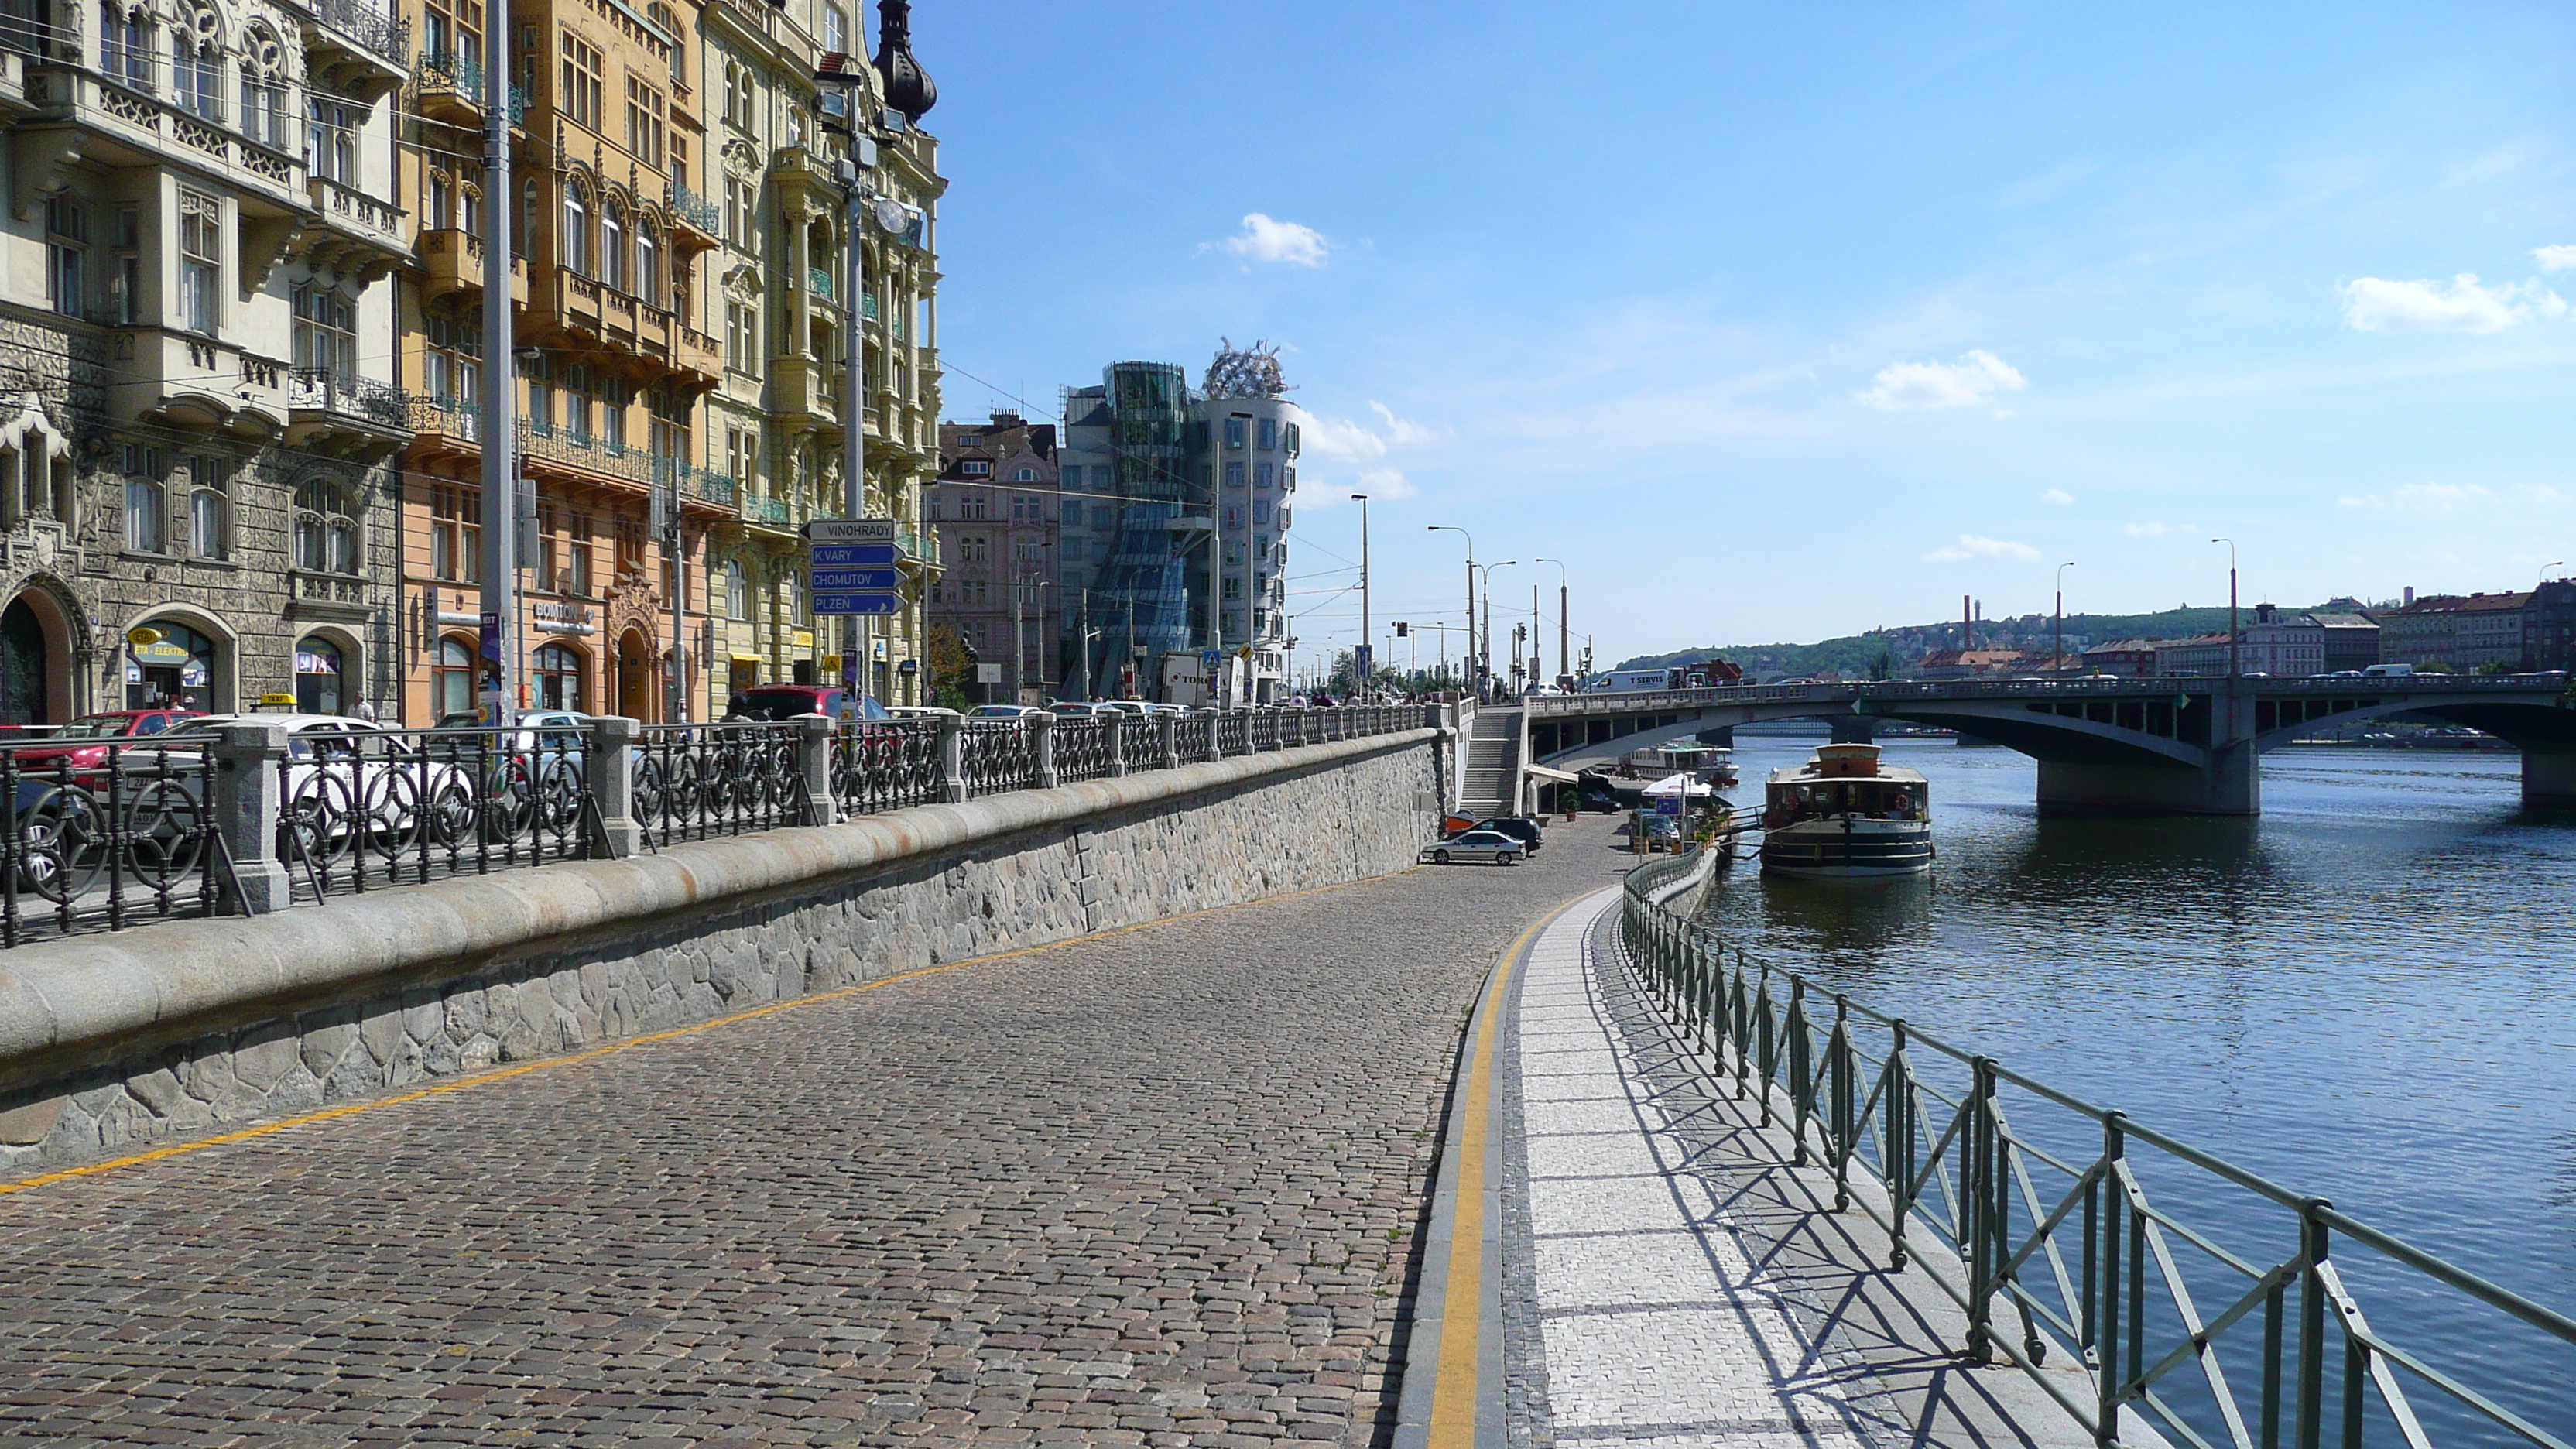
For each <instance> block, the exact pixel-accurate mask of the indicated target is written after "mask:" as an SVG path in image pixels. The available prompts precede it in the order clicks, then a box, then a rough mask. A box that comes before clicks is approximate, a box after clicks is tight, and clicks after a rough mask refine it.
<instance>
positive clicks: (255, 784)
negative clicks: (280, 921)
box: [207, 720, 294, 916]
mask: <svg viewBox="0 0 2576 1449" xmlns="http://www.w3.org/2000/svg"><path fill="white" fill-rule="evenodd" d="M286 739H287V730H286V726H285V725H284V724H283V723H282V722H276V721H270V720H258V721H255V722H252V723H248V724H228V725H224V726H222V727H221V728H219V729H218V730H216V732H215V743H214V747H213V748H212V749H211V750H209V751H207V753H208V755H209V756H210V757H211V758H212V759H213V761H214V781H213V784H212V785H211V786H210V787H209V793H211V794H212V795H213V796H214V801H213V805H214V816H215V833H216V834H217V835H218V836H220V837H221V838H222V840H223V844H224V851H225V853H226V854H227V855H229V856H230V857H231V864H232V877H231V879H230V880H229V881H227V882H226V883H225V885H224V890H223V900H224V907H223V908H224V909H225V910H226V911H228V912H229V911H239V912H240V913H241V914H243V915H246V916H259V915H266V914H267V913H268V912H270V911H279V910H284V909H285V908H286V907H287V906H288V905H289V904H291V903H292V901H293V898H294V888H293V886H292V884H291V883H290V877H289V876H288V875H287V871H286V862H285V861H283V860H281V859H279V858H278V848H277V846H278V840H277V831H278V819H279V816H280V814H281V812H282V811H283V808H284V805H285V802H284V801H283V800H282V799H281V798H280V794H281V792H282V791H283V790H284V788H285V782H284V781H283V780H281V779H280V778H279V775H278V769H277V763H278V761H280V760H283V759H285V758H286Z"/></svg>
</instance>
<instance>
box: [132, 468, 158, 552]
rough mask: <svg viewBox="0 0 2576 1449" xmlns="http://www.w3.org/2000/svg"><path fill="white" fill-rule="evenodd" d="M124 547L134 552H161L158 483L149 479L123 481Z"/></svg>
mask: <svg viewBox="0 0 2576 1449" xmlns="http://www.w3.org/2000/svg"><path fill="white" fill-rule="evenodd" d="M125 546H126V547H127V548H130V549H133V550H134V551H135V552H137V553H159V552H160V551H161V485H160V484H158V483H155V482H154V481H152V480H151V479H149V478H127V479H126V480H125Z"/></svg>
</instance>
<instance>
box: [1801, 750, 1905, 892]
mask: <svg viewBox="0 0 2576 1449" xmlns="http://www.w3.org/2000/svg"><path fill="white" fill-rule="evenodd" d="M1931 868H1932V791H1931V786H1930V784H1929V782H1927V781H1926V780H1925V779H1924V778H1923V776H1922V775H1921V774H1920V773H1919V772H1917V771H1914V770H1906V769H1899V768H1896V767H1893V766H1882V765H1881V764H1880V763H1879V759H1878V746H1876V745H1823V746H1820V747H1818V749H1817V750H1816V755H1815V758H1814V759H1811V760H1809V761H1807V763H1806V764H1804V765H1801V766H1799V767H1798V768H1796V769H1794V770H1774V771H1772V772H1771V779H1770V781H1769V782H1768V784H1767V785H1766V786H1765V788H1764V790H1763V799H1762V872H1763V874H1765V875H1783V876H1798V877H1805V878H1810V879H1818V880H1865V879H1870V878H1874V877H1879V876H1900V875H1919V874H1921V873H1922V872H1924V871H1927V870H1930V869H1931Z"/></svg>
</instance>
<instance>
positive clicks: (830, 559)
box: [805, 543, 903, 569]
mask: <svg viewBox="0 0 2576 1449" xmlns="http://www.w3.org/2000/svg"><path fill="white" fill-rule="evenodd" d="M805 552H806V554H807V556H808V560H809V561H810V562H811V563H812V564H813V565H814V567H816V568H818V569H849V568H860V569H886V568H892V567H894V565H895V562H896V560H898V559H900V558H901V557H902V556H903V550H902V549H899V548H897V547H895V546H894V545H893V544H890V543H817V544H812V545H809V546H807V548H806V550H805Z"/></svg>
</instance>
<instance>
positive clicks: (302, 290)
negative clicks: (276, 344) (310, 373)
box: [294, 282, 358, 378]
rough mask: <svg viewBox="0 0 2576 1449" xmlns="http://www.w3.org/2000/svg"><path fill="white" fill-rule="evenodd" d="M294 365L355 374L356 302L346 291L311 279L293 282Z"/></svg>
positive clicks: (343, 375)
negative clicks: (315, 282) (319, 284)
mask: <svg viewBox="0 0 2576 1449" xmlns="http://www.w3.org/2000/svg"><path fill="white" fill-rule="evenodd" d="M294 300H295V365H296V366H298V367H309V368H316V369H319V370H321V371H323V372H326V373H328V374H330V375H331V376H333V377H336V378H354V377H356V376H357V375H358V304H357V302H356V301H355V300H354V299H352V298H351V297H350V296H349V294H348V293H346V292H342V291H339V290H337V289H336V288H330V287H318V286H315V285H314V284H313V283H311V282H303V283H299V284H297V286H296V288H295V294H294Z"/></svg>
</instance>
